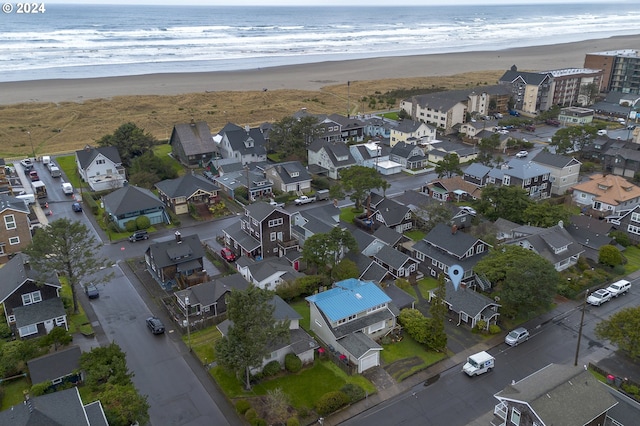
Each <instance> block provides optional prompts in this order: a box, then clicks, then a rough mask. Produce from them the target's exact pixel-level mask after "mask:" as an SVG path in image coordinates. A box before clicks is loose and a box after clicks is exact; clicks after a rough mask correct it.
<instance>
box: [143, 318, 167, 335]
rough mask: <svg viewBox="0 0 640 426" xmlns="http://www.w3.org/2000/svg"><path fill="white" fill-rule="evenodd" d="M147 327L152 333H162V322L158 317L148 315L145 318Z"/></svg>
mask: <svg viewBox="0 0 640 426" xmlns="http://www.w3.org/2000/svg"><path fill="white" fill-rule="evenodd" d="M147 327H149V330H151V332H152V333H153V334H162V333H164V324H163V323H162V321H160V319H159V318H156V317H149V318H147Z"/></svg>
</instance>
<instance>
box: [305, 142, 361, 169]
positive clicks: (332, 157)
mask: <svg viewBox="0 0 640 426" xmlns="http://www.w3.org/2000/svg"><path fill="white" fill-rule="evenodd" d="M307 152H308V163H309V172H310V173H312V174H316V175H325V176H328V177H330V178H331V179H339V177H340V170H342V169H346V168H349V167H351V166H353V165H354V164H356V160H355V159H354V158H353V156H352V155H351V152H350V151H349V147H348V146H347V145H346V144H345V143H343V142H326V141H323V140H321V139H317V140H316V141H314V142H313V143H312V144H311V145H310V146H309V148H308V149H307Z"/></svg>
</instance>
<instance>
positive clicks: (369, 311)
mask: <svg viewBox="0 0 640 426" xmlns="http://www.w3.org/2000/svg"><path fill="white" fill-rule="evenodd" d="M306 300H307V301H308V302H309V304H310V310H311V330H313V332H314V333H316V336H317V337H318V338H319V339H320V340H321V341H322V342H324V344H325V345H327V346H328V347H329V349H333V350H334V351H337V352H338V353H340V354H341V355H344V356H345V357H346V359H347V360H348V361H349V363H350V364H351V365H353V366H355V369H356V370H357V372H358V373H362V372H363V371H365V370H367V369H369V368H372V367H376V366H378V365H380V351H382V346H380V345H379V344H378V343H377V342H376V339H379V338H381V337H383V336H384V335H386V334H387V333H388V332H389V331H390V330H391V329H393V328H394V327H395V326H396V317H397V316H398V314H399V310H398V308H397V307H396V306H395V305H394V304H393V303H392V302H391V298H390V297H389V296H387V295H386V294H385V292H384V291H382V290H381V289H380V287H378V286H377V285H375V284H374V283H372V282H366V281H360V280H358V279H355V278H350V279H348V280H344V281H340V282H337V283H335V284H334V285H333V288H331V289H330V290H327V291H325V292H322V293H318V294H314V295H313V296H309V297H307V299H306Z"/></svg>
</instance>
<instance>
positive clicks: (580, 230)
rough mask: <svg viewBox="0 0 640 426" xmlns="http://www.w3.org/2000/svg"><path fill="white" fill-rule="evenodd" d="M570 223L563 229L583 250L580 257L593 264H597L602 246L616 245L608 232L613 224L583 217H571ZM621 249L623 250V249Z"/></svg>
mask: <svg viewBox="0 0 640 426" xmlns="http://www.w3.org/2000/svg"><path fill="white" fill-rule="evenodd" d="M639 219H640V218H639ZM570 222H571V223H570V224H568V225H566V226H565V229H566V230H567V232H568V233H569V235H571V238H573V240H574V241H575V242H577V243H578V244H580V245H581V246H582V248H583V249H584V253H582V254H581V255H580V256H584V257H586V258H587V259H589V260H592V261H593V262H598V261H599V259H600V248H601V247H602V246H604V245H614V246H617V245H618V243H617V242H616V240H615V238H613V237H610V236H609V232H611V231H613V230H614V229H615V228H614V225H613V223H609V222H608V221H604V220H598V219H596V218H595V217H591V216H585V215H574V216H571V219H570ZM620 229H621V230H622V229H623V228H622V227H621V228H620ZM632 241H633V239H632ZM621 248H622V250H624V248H623V247H621Z"/></svg>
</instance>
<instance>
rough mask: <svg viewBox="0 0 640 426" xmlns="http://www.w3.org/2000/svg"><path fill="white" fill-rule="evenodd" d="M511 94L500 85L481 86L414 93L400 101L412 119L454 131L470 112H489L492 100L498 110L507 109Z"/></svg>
mask: <svg viewBox="0 0 640 426" xmlns="http://www.w3.org/2000/svg"><path fill="white" fill-rule="evenodd" d="M509 95H510V94H509V91H508V90H506V89H505V88H504V87H500V86H499V85H495V86H481V87H475V88H472V89H465V90H449V91H446V92H437V93H430V94H426V95H418V96H413V97H412V98H410V99H405V100H403V101H401V102H400V108H401V109H403V110H404V111H406V112H407V114H409V115H410V116H411V118H412V119H413V120H420V121H424V122H425V123H427V124H429V125H432V126H434V127H437V128H438V129H441V130H442V131H443V132H444V134H452V133H455V132H456V131H457V129H456V126H457V125H459V124H462V123H465V122H466V121H467V113H469V114H471V113H479V114H480V115H487V114H488V112H489V109H490V107H489V106H490V105H492V104H493V105H495V109H496V110H497V111H506V110H507V104H508V102H509Z"/></svg>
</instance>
